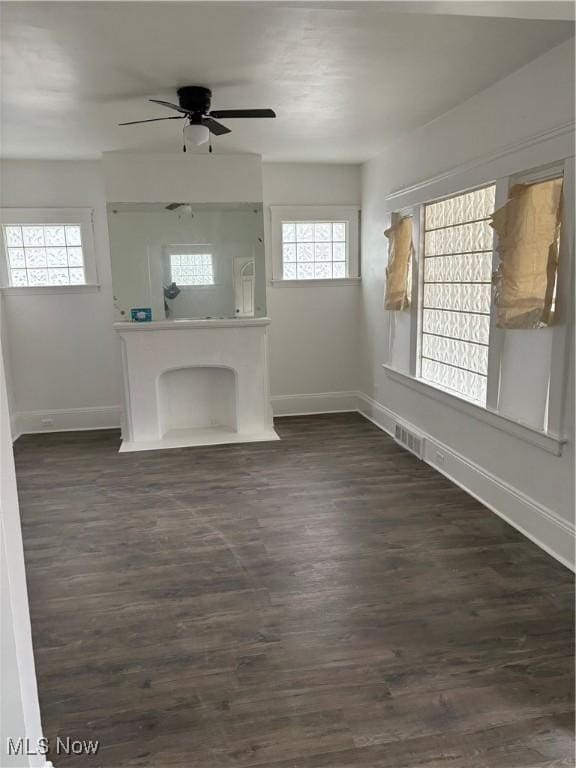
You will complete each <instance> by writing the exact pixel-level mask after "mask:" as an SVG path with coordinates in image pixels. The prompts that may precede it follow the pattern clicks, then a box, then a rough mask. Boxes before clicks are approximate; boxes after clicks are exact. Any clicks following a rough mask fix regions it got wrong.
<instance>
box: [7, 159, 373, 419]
mask: <svg viewBox="0 0 576 768" xmlns="http://www.w3.org/2000/svg"><path fill="white" fill-rule="evenodd" d="M199 159H201V160H202V161H207V162H211V163H212V162H217V161H218V156H213V157H208V158H198V157H196V158H195V159H194V160H192V158H190V161H191V163H194V164H197V162H198V160H199ZM144 160H146V158H144ZM160 160H161V161H162V162H168V163H169V164H170V163H171V164H172V165H171V166H170V167H169V168H168V171H167V172H166V173H164V174H160V173H159V170H158V162H159V161H158V158H152V161H151V162H152V167H151V168H150V167H149V163H147V162H144V163H143V158H142V157H140V156H136V155H135V156H129V157H128V158H123V157H122V156H119V155H116V154H110V155H105V157H104V161H103V162H98V161H46V162H39V161H16V160H14V161H4V162H3V163H2V167H1V170H2V187H1V192H2V206H4V207H18V206H20V207H36V206H37V207H68V206H86V207H92V208H94V209H95V247H96V257H97V268H98V277H99V282H100V286H101V288H100V291H99V292H98V293H86V294H84V293H82V294H74V295H63V294H49V295H46V296H38V295H31V294H23V295H13V294H9V295H6V297H5V315H6V324H7V327H8V333H7V334H6V336H7V355H8V356H9V358H10V362H11V366H10V367H11V371H12V379H13V386H12V387H11V389H12V390H13V392H14V395H13V404H12V408H11V411H12V412H13V413H16V414H17V422H18V423H17V424H16V433H18V432H20V431H43V430H46V431H51V430H53V429H66V428H75V427H79V426H84V427H99V426H114V425H117V424H119V404H120V382H119V379H120V374H119V365H118V359H117V347H116V339H115V334H114V331H113V330H112V322H113V319H114V318H113V296H112V284H111V271H110V255H109V242H108V227H107V222H106V196H107V195H108V197H109V199H111V200H112V199H114V200H115V202H119V201H123V200H124V201H127V200H130V201H131V202H133V201H134V200H138V199H143V200H149V199H150V200H151V199H156V200H164V201H172V200H173V199H174V198H175V197H176V198H179V197H183V199H184V198H185V197H186V195H188V196H190V195H191V194H193V190H191V188H190V187H189V186H188V185H187V182H186V178H185V177H186V174H183V173H182V170H183V169H182V164H181V158H180V156H174V157H171V156H169V155H168V156H162V158H160ZM230 163H232V164H233V165H232V167H231V166H230ZM226 164H227V167H228V168H230V167H231V170H232V175H231V176H230V178H232V180H234V179H236V180H237V181H236V182H234V183H233V185H232V187H230V184H228V186H227V187H224V185H220V187H219V189H220V190H222V189H224V188H225V190H226V191H225V194H224V197H222V192H221V191H220V196H221V197H222V200H228V199H246V200H248V198H250V199H251V198H254V200H260V199H262V194H263V193H262V179H261V176H260V158H258V157H256V156H246V158H235V157H234V156H227V157H226ZM188 166H190V163H189V164H188ZM184 170H186V169H185V168H184ZM200 170H202V169H200ZM225 171H226V168H225V167H221V168H220V169H219V173H220V174H223V173H225ZM130 174H135V176H133V177H131V176H130ZM195 175H196V177H197V176H198V174H197V173H196V174H195ZM262 175H263V185H264V196H265V202H266V205H267V206H269V205H271V204H276V205H278V204H293V203H297V204H303V205H306V204H311V205H312V204H313V205H319V204H338V205H340V204H353V205H359V204H360V186H361V183H360V182H361V174H360V167H359V166H353V165H308V164H267V165H264V166H263V170H262ZM170 177H171V178H172V182H171V183H168V181H169V179H170ZM159 178H161V179H162V184H161V185H160V187H157V191H156V192H153V190H154V184H153V180H154V179H159ZM202 178H204V176H202ZM243 179H244V181H243ZM246 180H247V181H246ZM135 181H136V182H137V183H135ZM247 182H248V183H247ZM106 189H107V192H106ZM217 191H218V190H214V189H212V192H210V190H208V192H210V194H211V195H212V197H215V196H216V194H217ZM207 194H208V193H207ZM251 201H252V199H251ZM265 223H266V228H267V229H268V227H269V210H268V209H266V210H265ZM267 234H268V233H267ZM267 239H268V240H269V238H268V237H267ZM360 295H361V294H360V288H359V286H341V287H334V288H312V287H302V288H283V289H282V288H272V287H270V288H269V289H268V291H267V301H268V315H269V316H270V317H271V319H272V326H271V328H272V331H271V332H272V340H271V391H272V395H273V396H281V397H282V396H283V397H289V400H284V399H281V400H280V401H277V402H276V403H275V408H276V409H277V410H278V411H286V410H288V411H290V410H298V409H299V408H301V407H302V406H303V405H306V403H305V402H304V401H303V400H302V399H301V398H297V399H296V400H293V399H292V396H294V395H310V394H318V393H320V394H322V393H334V392H337V393H341V392H346V393H347V392H349V391H351V390H356V389H357V383H358V372H359V367H360V358H359V350H358V318H359V307H360ZM314 402H315V405H314V407H315V408H318V409H320V410H321V409H323V408H325V407H328V408H332V407H335V408H339V407H350V402H351V401H350V399H349V398H348V397H346V398H339V397H336V398H335V397H331V398H329V403H328V405H326V403H327V400H326V399H325V398H317V399H316V400H315V401H314ZM307 407H308V406H307ZM46 415H49V417H50V418H51V419H52V422H53V423H52V424H49V425H44V424H43V423H42V418H44V417H45V416H46Z"/></svg>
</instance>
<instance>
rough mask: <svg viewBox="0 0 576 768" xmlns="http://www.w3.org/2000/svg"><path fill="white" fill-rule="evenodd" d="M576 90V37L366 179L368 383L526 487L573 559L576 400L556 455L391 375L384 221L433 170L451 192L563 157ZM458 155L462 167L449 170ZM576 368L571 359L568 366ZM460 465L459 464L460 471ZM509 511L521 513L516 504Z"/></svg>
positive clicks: (396, 152)
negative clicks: (402, 193) (395, 195)
mask: <svg viewBox="0 0 576 768" xmlns="http://www.w3.org/2000/svg"><path fill="white" fill-rule="evenodd" d="M573 95H574V61H573V41H569V42H568V43H565V44H563V45H561V46H558V47H557V48H555V49H553V50H552V51H550V52H548V53H547V54H545V55H544V56H542V57H540V58H539V59H536V60H535V61H533V62H531V63H530V64H528V65H527V66H526V67H523V68H522V69H520V70H518V71H517V72H515V73H513V74H512V75H510V76H509V77H507V78H505V79H504V80H501V81H500V82H498V83H496V84H495V85H493V86H491V87H490V88H488V89H487V90H485V91H483V92H482V93H480V94H478V95H476V96H475V97H474V98H472V99H470V100H469V101H467V102H465V103H464V104H462V105H460V106H459V107H457V108H456V109H454V110H452V111H451V112H449V113H447V114H446V115H444V116H443V117H441V118H439V119H437V120H435V121H434V122H432V123H430V124H429V125H427V126H424V127H423V128H420V129H419V130H417V131H414V132H413V133H412V134H410V135H408V136H406V137H404V138H403V139H402V141H400V142H398V143H396V144H395V145H394V146H391V147H390V148H389V149H388V150H387V151H386V152H384V153H383V154H382V155H380V156H379V157H378V158H376V159H374V160H372V161H370V162H368V163H366V164H365V166H364V169H363V187H362V207H363V221H362V224H363V276H364V279H363V298H364V302H363V307H364V311H363V332H362V337H363V340H364V353H363V360H364V368H363V375H362V389H363V391H364V392H365V393H366V394H367V395H368V396H369V397H371V398H374V400H376V401H377V402H378V403H380V404H382V405H384V406H385V407H386V408H387V409H389V411H391V412H393V413H394V414H397V415H398V416H400V417H401V418H402V419H404V420H406V421H407V422H409V423H411V424H412V425H414V426H415V427H417V428H418V429H419V430H421V431H422V432H424V433H425V434H428V435H431V436H433V438H435V439H436V440H438V441H439V442H441V443H443V444H444V445H447V446H448V447H449V448H450V449H451V450H453V451H454V452H455V453H456V454H458V455H459V456H460V457H463V458H464V459H465V460H466V461H468V462H472V463H473V464H474V465H475V466H476V467H478V468H480V470H481V472H484V473H487V474H489V475H491V476H493V477H495V478H497V479H498V480H499V481H500V482H501V483H503V484H504V486H508V487H510V488H511V489H512V492H513V493H514V494H515V498H520V497H526V499H527V502H528V503H530V504H531V505H532V506H534V508H536V509H538V510H539V512H540V513H541V514H542V515H544V516H546V515H547V514H548V513H550V520H551V524H554V525H555V524H556V523H557V526H556V529H555V531H556V532H555V533H554V536H555V537H556V538H555V539H554V541H549V542H547V546H549V547H550V548H551V549H553V548H554V547H555V546H557V547H558V548H560V549H561V550H562V552H563V553H564V554H563V556H564V557H565V559H571V558H572V556H573V555H572V554H571V553H572V552H573V550H572V545H571V543H570V542H569V540H568V544H566V542H565V543H564V544H562V543H561V542H560V540H559V538H558V537H560V536H562V534H563V533H564V535H565V536H567V535H568V531H569V530H570V526H566V527H565V526H564V525H563V523H562V521H563V520H566V521H573V519H574V517H573V516H574V502H573V494H572V491H573V462H574V437H573V409H571V408H568V411H567V413H566V418H565V425H564V431H565V433H566V435H567V436H569V437H570V442H569V444H568V445H567V446H566V447H565V448H564V452H563V455H562V456H561V457H557V456H553V455H551V454H549V453H546V452H544V451H542V450H541V449H540V448H537V447H535V446H532V445H529V444H527V443H525V442H524V441H521V440H519V439H518V438H516V437H513V436H511V435H508V434H505V433H504V432H502V431H500V430H497V429H494V428H493V427H491V426H489V425H487V424H482V423H480V422H478V421H476V420H473V419H471V418H469V417H468V416H466V415H464V414H463V413H460V412H458V411H456V410H455V409H453V408H450V407H448V406H446V405H444V404H441V403H439V402H437V401H435V400H432V399H430V398H428V397H426V396H423V395H422V394H420V393H418V392H416V391H414V390H413V389H410V388H408V387H407V386H404V385H403V384H401V383H399V382H398V381H393V380H392V379H390V378H389V377H388V376H387V375H386V374H385V372H384V370H383V369H382V363H383V362H389V363H390V362H391V363H393V364H394V366H396V367H400V368H405V366H406V359H407V351H408V339H409V332H410V328H409V318H408V317H407V316H401V315H400V313H390V312H385V311H384V310H383V309H382V296H383V290H384V275H385V267H386V252H387V249H386V245H385V243H384V238H383V234H382V231H383V229H384V227H385V225H386V223H387V214H388V212H389V211H390V210H397V208H395V205H397V204H398V203H397V202H394V201H391V202H387V201H386V196H387V195H389V194H390V193H392V192H395V191H397V190H399V189H402V188H406V187H410V186H412V185H416V184H417V183H418V182H421V181H422V180H424V179H426V178H427V177H434V176H438V175H440V176H442V174H447V175H446V176H444V177H443V178H440V179H439V180H438V184H437V189H438V190H440V194H448V193H450V192H454V191H457V190H458V189H459V188H465V187H466V184H467V183H469V180H470V179H471V178H472V177H475V178H480V176H482V174H485V175H486V179H490V178H495V177H497V176H498V175H506V174H507V173H510V172H511V171H514V170H515V171H518V170H521V168H520V167H516V168H514V164H516V165H518V164H520V165H522V164H524V169H527V168H530V166H531V159H532V160H533V161H534V163H533V164H534V165H538V164H539V163H540V162H541V161H542V160H543V159H546V160H548V161H549V160H554V159H557V158H555V157H554V154H555V153H556V154H557V153H560V157H562V156H566V155H568V154H570V147H571V146H572V142H571V140H570V137H569V135H567V134H566V135H564V136H563V137H555V135H554V133H555V129H560V132H561V130H562V129H563V128H565V127H566V126H567V125H568V124H570V123H571V122H572V121H573V120H574V102H573ZM548 131H550V132H551V133H550V135H549V139H548V140H547V141H544V142H542V143H541V144H535V145H533V146H529V144H530V142H527V141H526V140H528V139H529V138H530V137H533V136H536V135H538V134H542V133H543V132H548ZM519 144H521V145H522V147H523V148H522V150H521V151H520V152H518V153H514V152H513V151H511V148H512V147H513V146H516V145H519ZM503 150H505V151H503ZM488 156H492V160H491V161H490V164H488V165H487V166H482V159H483V158H485V157H488ZM460 165H462V171H461V173H460V174H458V173H456V175H451V174H449V173H447V172H449V171H450V170H451V169H454V168H455V167H456V166H460ZM411 194H412V196H413V197H414V198H415V197H417V195H418V192H417V191H416V192H414V193H409V194H408V195H407V196H406V198H405V199H409V198H410V195H411ZM572 301H573V295H572ZM527 333H528V332H527ZM534 333H537V332H534ZM572 368H573V364H572V365H570V366H569V369H570V370H571V369H572ZM517 386H519V387H521V386H522V382H521V381H518V384H517ZM570 386H571V390H570V392H569V393H568V401H569V403H572V402H573V400H574V389H573V386H574V385H573V378H572V381H571V385H570ZM455 462H456V459H455ZM457 472H458V468H457V467H456V466H455V467H454V473H457ZM518 494H520V496H518ZM531 508H532V507H531ZM499 511H501V512H503V513H504V514H506V512H507V510H506V509H503V510H499ZM526 515H528V513H526ZM509 517H510V518H511V519H512V518H513V514H512V512H510V513H509ZM514 522H515V523H516V524H518V525H521V524H522V522H524V523H525V526H526V528H527V532H528V533H532V535H534V537H535V538H538V537H539V534H537V533H535V532H534V531H532V532H531V530H530V525H531V523H529V521H527V520H525V521H522V520H520V521H519V520H514ZM540 538H541V537H540Z"/></svg>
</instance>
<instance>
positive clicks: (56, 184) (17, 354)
mask: <svg viewBox="0 0 576 768" xmlns="http://www.w3.org/2000/svg"><path fill="white" fill-rule="evenodd" d="M1 170H2V181H1V185H2V186H1V201H2V206H3V207H28V208H34V207H39V208H42V207H49V208H57V207H60V208H66V207H90V208H93V209H94V212H95V214H94V229H95V231H94V239H95V248H96V260H97V270H98V279H99V282H100V285H101V289H100V291H99V292H97V293H74V294H70V295H63V294H61V293H51V294H47V295H42V296H39V295H37V294H35V295H32V294H26V293H25V294H22V295H18V296H15V295H13V294H8V295H6V296H5V307H4V311H5V320H6V324H7V327H8V333H7V338H8V350H7V354H8V357H9V360H10V368H11V377H12V388H13V399H14V404H13V407H14V409H15V411H16V412H17V413H18V414H20V415H19V416H18V420H19V422H20V424H17V425H16V428H17V429H24V430H34V429H36V430H41V429H42V428H43V425H42V423H41V418H42V417H43V416H44V414H45V413H47V412H53V419H54V424H53V425H52V427H51V428H52V429H59V428H65V427H67V426H70V425H71V424H72V425H73V424H74V423H75V409H81V410H82V411H84V412H85V413H84V417H85V418H87V419H88V422H89V423H88V426H90V425H93V426H107V425H111V424H114V423H118V405H119V403H120V381H119V374H118V370H119V369H118V365H117V359H116V355H117V350H116V344H115V338H114V332H113V330H112V321H113V314H112V283H111V277H110V257H109V248H108V226H107V222H106V205H105V199H104V186H103V180H102V175H101V172H100V163H98V162H93V161H83V162H71V161H62V162H57V161H54V162H38V161H4V162H3V163H2V167H1ZM63 410H64V411H70V412H69V413H61V411H63ZM86 412H87V414H88V415H86Z"/></svg>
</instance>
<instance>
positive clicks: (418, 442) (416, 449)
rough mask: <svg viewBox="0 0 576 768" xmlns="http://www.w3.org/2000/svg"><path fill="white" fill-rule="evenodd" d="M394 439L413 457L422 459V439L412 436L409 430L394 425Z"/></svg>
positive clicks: (412, 433)
mask: <svg viewBox="0 0 576 768" xmlns="http://www.w3.org/2000/svg"><path fill="white" fill-rule="evenodd" d="M394 437H395V438H396V442H397V443H400V445H403V446H404V448H407V449H408V450H409V451H410V453H413V454H414V456H417V457H418V458H419V459H421V458H422V455H423V449H424V438H422V437H420V436H419V435H416V434H414V432H410V430H408V429H406V428H405V427H402V426H401V425H400V424H396V426H395V429H394Z"/></svg>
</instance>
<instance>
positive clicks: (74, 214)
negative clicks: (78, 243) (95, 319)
mask: <svg viewBox="0 0 576 768" xmlns="http://www.w3.org/2000/svg"><path fill="white" fill-rule="evenodd" d="M10 224H16V225H18V224H48V225H49V224H79V225H80V227H81V230H82V257H83V259H84V275H85V277H86V282H85V283H82V284H80V285H35V286H32V285H23V286H17V285H10V278H9V275H8V264H7V261H6V248H5V243H4V233H3V226H4V225H10ZM0 250H1V251H2V254H1V257H0V286H1V290H2V293H5V294H10V295H23V294H50V293H69V294H70V293H95V292H97V291H99V290H100V285H99V283H98V273H97V269H96V255H95V250H94V209H93V208H0Z"/></svg>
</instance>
